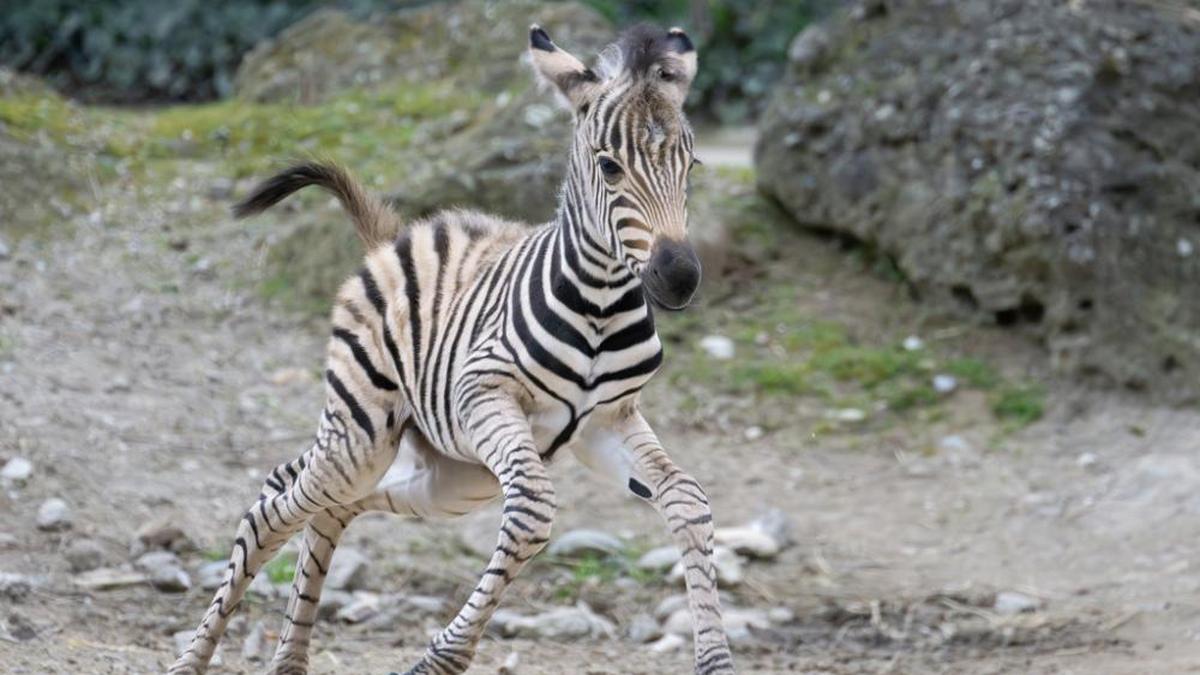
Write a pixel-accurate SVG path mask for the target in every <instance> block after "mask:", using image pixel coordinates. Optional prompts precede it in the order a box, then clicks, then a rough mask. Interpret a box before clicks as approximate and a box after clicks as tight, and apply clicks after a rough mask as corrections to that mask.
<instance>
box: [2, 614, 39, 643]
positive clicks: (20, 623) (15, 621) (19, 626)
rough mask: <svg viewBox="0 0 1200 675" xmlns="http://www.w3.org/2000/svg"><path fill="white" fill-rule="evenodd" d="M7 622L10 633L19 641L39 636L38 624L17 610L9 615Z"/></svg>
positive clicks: (6, 626) (26, 640)
mask: <svg viewBox="0 0 1200 675" xmlns="http://www.w3.org/2000/svg"><path fill="white" fill-rule="evenodd" d="M5 624H6V625H5V628H6V629H7V631H8V634H9V635H11V636H12V637H13V638H14V639H15V640H17V642H28V641H30V640H32V639H34V638H35V637H37V634H38V631H37V626H35V625H34V623H33V622H32V621H30V620H29V619H26V618H25V617H24V616H22V615H20V614H17V613H16V612H13V613H12V614H9V615H8V620H7V621H5Z"/></svg>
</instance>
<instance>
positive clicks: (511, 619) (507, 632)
mask: <svg viewBox="0 0 1200 675" xmlns="http://www.w3.org/2000/svg"><path fill="white" fill-rule="evenodd" d="M490 628H492V629H493V630H495V631H496V632H498V633H499V634H500V635H502V636H503V637H531V638H546V639H550V640H564V639H577V638H589V637H610V638H611V637H613V636H614V635H615V633H616V626H614V625H613V624H612V622H611V621H609V620H608V619H606V618H604V617H602V616H600V615H598V614H596V613H595V612H593V611H592V609H591V608H590V607H588V606H587V604H585V603H582V602H580V603H579V604H577V605H576V606H574V607H557V608H555V609H551V610H549V611H546V612H542V613H541V614H534V615H523V614H519V613H517V612H514V611H512V610H505V609H501V610H497V611H496V613H495V615H494V616H493V617H492V623H491V626H490Z"/></svg>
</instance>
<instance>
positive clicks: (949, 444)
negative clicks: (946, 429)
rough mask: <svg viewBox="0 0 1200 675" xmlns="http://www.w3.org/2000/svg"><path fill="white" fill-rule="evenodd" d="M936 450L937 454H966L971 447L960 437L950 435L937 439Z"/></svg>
mask: <svg viewBox="0 0 1200 675" xmlns="http://www.w3.org/2000/svg"><path fill="white" fill-rule="evenodd" d="M937 449H938V451H939V452H967V451H969V450H970V449H971V445H970V444H969V443H967V441H966V439H965V438H963V437H962V436H958V435H953V434H952V435H950V436H943V437H942V438H940V439H938V442H937Z"/></svg>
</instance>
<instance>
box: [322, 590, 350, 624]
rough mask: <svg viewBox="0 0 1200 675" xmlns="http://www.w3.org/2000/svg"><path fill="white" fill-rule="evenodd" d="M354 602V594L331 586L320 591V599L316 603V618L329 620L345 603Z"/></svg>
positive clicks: (335, 615)
mask: <svg viewBox="0 0 1200 675" xmlns="http://www.w3.org/2000/svg"><path fill="white" fill-rule="evenodd" d="M352 602H354V594H353V593H350V592H347V591H339V590H336V589H333V588H330V589H326V590H323V591H321V599H320V601H318V603H317V618H319V619H321V620H323V621H329V620H331V619H333V618H335V617H337V615H338V612H340V611H342V609H344V608H345V607H346V606H347V605H349V604H350V603H352Z"/></svg>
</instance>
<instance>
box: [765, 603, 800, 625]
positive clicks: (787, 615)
mask: <svg viewBox="0 0 1200 675" xmlns="http://www.w3.org/2000/svg"><path fill="white" fill-rule="evenodd" d="M767 619H769V620H770V621H771V623H774V624H787V623H791V622H793V621H795V620H796V613H795V612H793V611H792V610H791V609H790V608H788V607H772V608H771V609H768V610H767Z"/></svg>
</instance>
